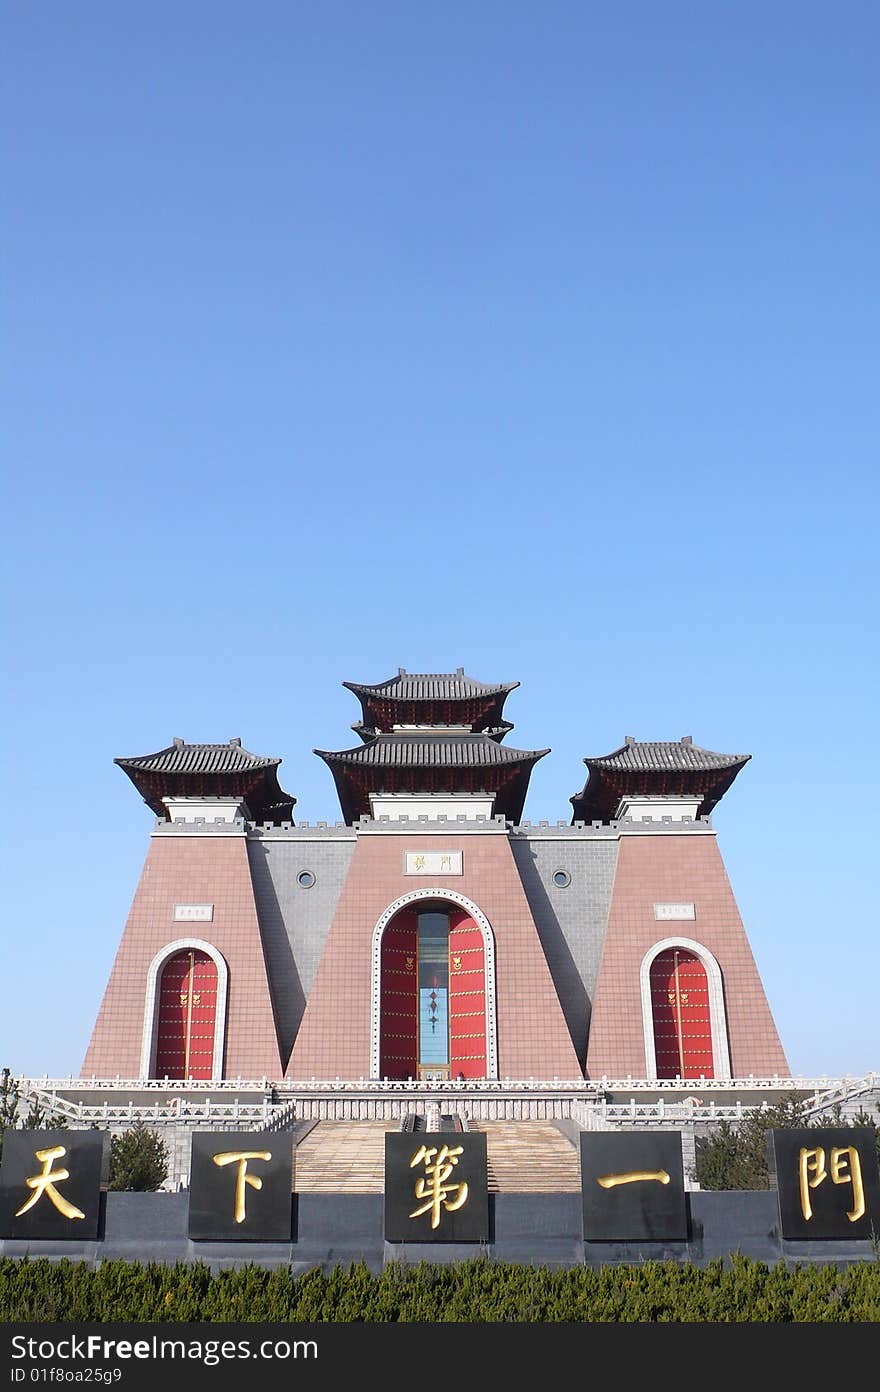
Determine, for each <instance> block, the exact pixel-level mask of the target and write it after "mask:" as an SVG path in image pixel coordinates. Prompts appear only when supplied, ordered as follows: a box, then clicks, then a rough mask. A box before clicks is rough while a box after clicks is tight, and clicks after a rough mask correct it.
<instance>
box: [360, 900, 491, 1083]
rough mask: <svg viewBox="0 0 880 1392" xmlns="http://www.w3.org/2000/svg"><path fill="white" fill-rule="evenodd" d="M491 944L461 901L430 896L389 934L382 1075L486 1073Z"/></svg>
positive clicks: (403, 913)
mask: <svg viewBox="0 0 880 1392" xmlns="http://www.w3.org/2000/svg"><path fill="white" fill-rule="evenodd" d="M485 956H486V953H485V944H484V942H483V935H482V933H481V931H480V929H479V928H478V927H477V925H476V923H474V921H473V919H472V918H471V917H470V916H469V915H468V914H467V913H466V912H465V911H464V910H463V909H460V908H459V907H458V906H457V905H455V904H450V903H447V902H445V901H442V900H425V901H424V902H422V903H419V904H418V905H417V906H415V907H413V908H406V909H401V910H400V912H399V913H397V914H395V916H394V918H392V920H391V922H390V923H389V924H388V926H387V928H386V929H385V931H384V933H383V934H382V946H381V956H380V973H381V975H380V992H379V1076H380V1077H382V1078H421V1079H424V1080H441V1079H444V1078H485V1077H486V1073H487V1047H486V961H485Z"/></svg>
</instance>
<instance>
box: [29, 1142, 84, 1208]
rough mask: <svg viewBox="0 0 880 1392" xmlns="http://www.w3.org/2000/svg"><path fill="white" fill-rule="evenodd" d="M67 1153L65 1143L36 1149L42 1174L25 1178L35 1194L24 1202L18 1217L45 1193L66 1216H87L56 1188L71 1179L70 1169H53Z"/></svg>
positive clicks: (35, 1152) (35, 1153)
mask: <svg viewBox="0 0 880 1392" xmlns="http://www.w3.org/2000/svg"><path fill="white" fill-rule="evenodd" d="M66 1154H67V1148H66V1147H65V1146H63V1145H56V1146H51V1147H50V1148H49V1149H48V1150H35V1151H34V1155H35V1157H36V1159H37V1160H39V1162H40V1164H41V1165H42V1166H43V1172H42V1174H38V1175H32V1176H31V1177H30V1179H26V1180H25V1184H26V1185H27V1187H28V1188H29V1189H33V1191H34V1192H33V1194H32V1195H31V1197H30V1198H29V1199H28V1201H27V1203H26V1204H22V1206H21V1208H20V1209H19V1210H18V1212H17V1213H16V1215H15V1216H16V1218H20V1217H21V1215H22V1214H23V1213H27V1211H28V1209H29V1208H33V1206H34V1204H35V1203H36V1202H37V1200H38V1199H40V1198H42V1196H43V1195H44V1194H45V1195H46V1197H47V1198H48V1199H50V1200H51V1201H52V1203H53V1204H54V1205H55V1207H56V1208H57V1209H58V1212H59V1213H61V1214H63V1215H64V1217H65V1218H85V1216H86V1215H85V1214H84V1213H83V1212H82V1210H81V1209H79V1208H77V1207H76V1206H75V1204H72V1203H69V1202H68V1201H67V1199H65V1198H64V1196H63V1194H59V1193H58V1190H57V1189H56V1188H55V1184H56V1181H57V1182H58V1183H60V1182H61V1180H63V1179H70V1170H53V1169H52V1166H53V1165H54V1163H55V1161H56V1160H60V1159H61V1157H62V1155H66Z"/></svg>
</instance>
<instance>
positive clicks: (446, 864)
mask: <svg viewBox="0 0 880 1392" xmlns="http://www.w3.org/2000/svg"><path fill="white" fill-rule="evenodd" d="M451 869H452V856H448V855H442V856H441V857H440V873H441V874H442V873H443V871H444V870H451Z"/></svg>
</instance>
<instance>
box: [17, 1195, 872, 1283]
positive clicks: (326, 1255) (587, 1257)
mask: <svg viewBox="0 0 880 1392" xmlns="http://www.w3.org/2000/svg"><path fill="white" fill-rule="evenodd" d="M188 1200H189V1196H188V1195H187V1194H185V1193H181V1194H108V1195H107V1196H106V1209H105V1215H104V1240H103V1241H102V1242H55V1243H50V1242H20V1241H10V1240H8V1239H6V1240H0V1256H8V1257H24V1256H30V1257H50V1258H53V1259H55V1260H57V1259H59V1258H61V1257H68V1258H70V1259H71V1260H78V1261H85V1262H88V1263H89V1264H90V1265H92V1266H94V1265H97V1264H99V1263H100V1262H102V1261H107V1260H110V1259H115V1258H121V1259H124V1260H126V1261H139V1262H151V1261H152V1262H163V1263H165V1264H167V1265H170V1264H172V1263H174V1262H176V1261H185V1262H197V1261H201V1262H205V1263H206V1264H207V1265H208V1266H210V1267H211V1268H212V1269H213V1270H220V1269H224V1268H230V1267H237V1266H245V1265H247V1264H249V1263H251V1264H253V1263H256V1264H257V1265H259V1266H270V1267H278V1266H283V1267H288V1266H289V1267H290V1268H291V1269H292V1270H293V1272H294V1273H296V1272H299V1271H304V1270H308V1269H310V1268H313V1267H318V1266H320V1267H322V1268H323V1269H324V1270H331V1269H332V1268H333V1267H334V1266H335V1265H336V1264H337V1263H340V1264H342V1265H347V1264H348V1263H349V1262H355V1261H364V1262H365V1263H366V1264H367V1265H368V1266H369V1267H370V1269H371V1270H373V1271H380V1270H381V1269H382V1268H383V1266H385V1265H386V1264H387V1263H388V1262H389V1261H395V1260H405V1261H408V1262H417V1261H423V1260H424V1261H462V1260H465V1259H467V1258H469V1257H475V1256H488V1257H490V1258H495V1259H496V1260H498V1261H518V1262H524V1263H527V1264H530V1265H534V1266H540V1265H546V1266H580V1265H581V1264H585V1265H587V1266H605V1265H609V1264H619V1263H637V1262H641V1261H648V1260H664V1261H665V1260H671V1261H677V1262H682V1263H685V1262H689V1263H693V1264H694V1265H696V1266H702V1265H704V1264H705V1263H706V1262H707V1261H709V1260H711V1259H712V1258H717V1257H729V1256H730V1255H731V1254H732V1253H734V1252H738V1253H741V1254H742V1255H743V1256H747V1257H753V1258H755V1259H757V1260H760V1261H764V1262H766V1263H768V1264H773V1263H775V1262H778V1261H783V1262H785V1263H786V1264H788V1265H794V1264H795V1263H796V1262H801V1263H824V1264H838V1265H848V1264H849V1263H851V1262H856V1261H871V1260H876V1259H877V1256H876V1252H875V1251H874V1250H873V1249H872V1245H871V1243H870V1242H783V1241H782V1240H781V1239H780V1237H779V1236H778V1215H777V1207H776V1195H775V1194H774V1193H772V1192H771V1191H763V1192H752V1193H694V1194H689V1195H688V1205H689V1210H690V1225H691V1237H690V1240H689V1241H688V1242H686V1243H685V1242H682V1243H650V1242H647V1243H622V1242H621V1243H614V1242H586V1243H585V1242H584V1241H583V1238H582V1235H581V1198H580V1195H579V1194H577V1193H574V1194H490V1196H489V1223H490V1227H489V1233H490V1237H489V1242H488V1244H487V1245H485V1246H482V1245H478V1244H474V1245H465V1244H457V1243H449V1244H446V1243H438V1244H436V1245H435V1244H424V1245H421V1244H417V1243H413V1244H411V1245H410V1244H405V1245H398V1244H391V1243H386V1242H385V1240H384V1237H383V1198H382V1195H381V1194H296V1195H293V1196H292V1226H291V1231H292V1234H293V1236H294V1239H295V1240H294V1241H292V1242H284V1243H265V1244H264V1243H248V1242H238V1243H232V1242H225V1243H224V1242H191V1241H190V1240H189V1238H188V1237H187V1235H186V1234H187V1214H188Z"/></svg>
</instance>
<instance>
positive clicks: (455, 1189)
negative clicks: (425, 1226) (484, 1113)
mask: <svg viewBox="0 0 880 1392" xmlns="http://www.w3.org/2000/svg"><path fill="white" fill-rule="evenodd" d="M463 1150H464V1146H447V1145H444V1146H441V1147H440V1149H439V1152H438V1148H437V1146H425V1145H421V1146H419V1148H418V1150H417V1151H416V1153H415V1155H414V1156H413V1158H412V1159H411V1160H410V1162H409V1167H410V1169H411V1170H412V1169H414V1168H415V1166H416V1165H424V1167H425V1174H424V1175H423V1176H421V1177H420V1178H419V1179H417V1180H416V1187H415V1196H416V1198H417V1199H425V1200H426V1202H425V1203H423V1204H422V1207H421V1208H417V1209H416V1210H415V1212H413V1213H411V1214H410V1215H409V1216H410V1218H420V1217H421V1216H422V1214H423V1213H427V1212H428V1210H429V1209H430V1212H431V1227H432V1228H439V1226H440V1210H441V1208H445V1209H446V1211H447V1213H455V1211H456V1210H457V1209H459V1208H462V1207H463V1206H464V1204H465V1203H467V1196H468V1186H467V1182H466V1181H463V1182H462V1183H461V1184H447V1182H446V1181H447V1180H448V1179H449V1177H450V1175H451V1174H452V1173H453V1171H454V1169H455V1166H456V1165H457V1164H458V1158H459V1156H460V1155H461V1154H462V1152H463ZM435 1156H436V1159H435V1158H434V1157H435ZM452 1194H455V1198H451V1197H450V1196H451V1195H452Z"/></svg>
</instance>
